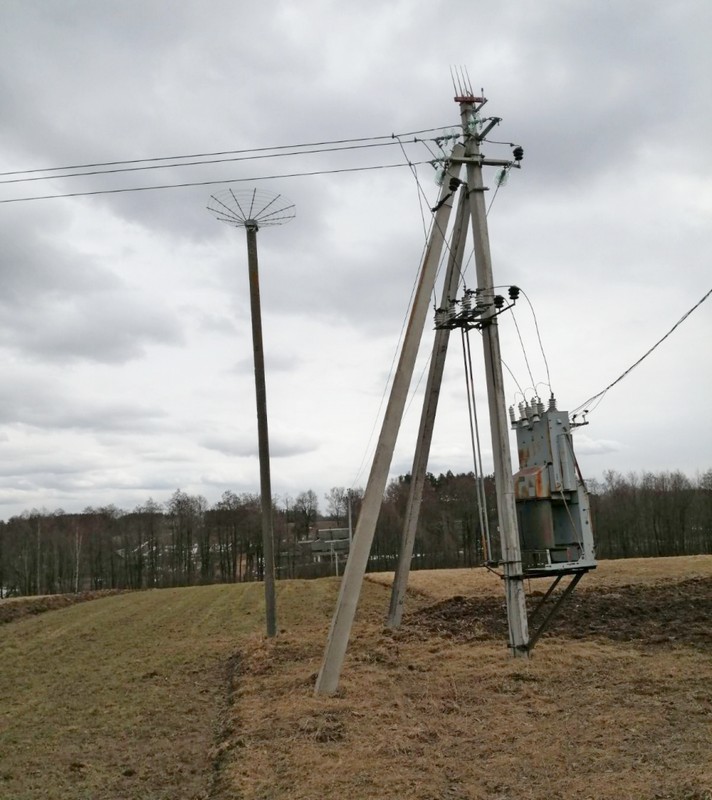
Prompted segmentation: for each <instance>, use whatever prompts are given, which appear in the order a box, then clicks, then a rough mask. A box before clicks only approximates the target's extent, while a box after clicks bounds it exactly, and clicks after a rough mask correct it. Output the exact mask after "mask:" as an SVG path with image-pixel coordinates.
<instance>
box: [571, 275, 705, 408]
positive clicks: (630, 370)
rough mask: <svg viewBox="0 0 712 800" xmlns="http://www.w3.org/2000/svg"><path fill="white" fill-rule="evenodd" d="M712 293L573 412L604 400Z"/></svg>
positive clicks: (699, 301)
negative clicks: (606, 395) (596, 401)
mask: <svg viewBox="0 0 712 800" xmlns="http://www.w3.org/2000/svg"><path fill="white" fill-rule="evenodd" d="M711 294H712V289H710V290H709V291H708V292H707V293H706V294H705V295H703V297H702V298H701V299H700V300H698V301H697V302H696V303H695V305H694V306H692V308H691V309H690V310H689V311H687V312H685V313H684V314H683V315H682V316H681V317H680V319H679V320H678V321H677V322H676V323H675V324H674V325H673V326H672V328H670V330H669V331H668V332H667V333H666V334H665V335H664V336H663V337H662V338H660V339H658V341H657V342H655V344H654V345H653V346H652V347H651V348H650V349H649V350H647V351H646V352H645V353H643V355H642V356H641V357H640V358H639V359H638V360H637V361H636V362H635V363H634V364H631V365H630V366H629V367H628V369H627V370H625V372H623V373H621V374H620V375H619V376H618V377H617V378H616V379H615V380H614V381H613V383H609V384H608V386H606V388H605V389H602V390H601V391H600V392H598V394H594V395H592V396H591V397H589V398H588V400H586V401H585V402H583V403H581V405H580V406H577V407H576V408H575V409H574V410H573V412H572V413H578V412H579V411H581V410H582V409H583V408H584V407H585V406H588V405H590V404H591V403H592V402H594V401H595V400H599V398H600V400H603V396H604V395H605V394H606V392H607V391H608V390H609V389H612V388H613V387H614V386H615V385H616V384H617V383H620V382H621V381H622V380H623V378H625V377H626V375H629V374H630V373H631V372H632V371H633V370H634V369H635V368H636V367H637V366H638V365H639V364H640V363H641V362H643V361H644V360H645V359H646V358H647V357H648V356H649V355H650V354H651V353H652V352H653V350H655V349H656V348H657V347H659V346H660V345H661V344H662V343H663V342H664V341H665V340H666V339H667V338H668V336H670V334H671V333H672V332H673V331H674V330H675V329H676V328H678V327H679V326H680V325H681V324H682V323H683V322H684V321H685V320H686V319H687V318H688V317H689V316H690V314H692V312H693V311H694V310H695V309H696V308H699V306H701V305H702V303H704V302H705V300H706V299H707V298H708V297H709V296H710V295H711ZM600 400H599V403H600ZM597 405H598V404H597Z"/></svg>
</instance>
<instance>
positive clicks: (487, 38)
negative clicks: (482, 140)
mask: <svg viewBox="0 0 712 800" xmlns="http://www.w3.org/2000/svg"><path fill="white" fill-rule="evenodd" d="M710 32H712V5H711V4H710V3H709V2H708V0H687V1H686V0H676V2H672V3H671V2H662V0H640V1H636V0H620V1H618V2H605V1H604V0H588V2H585V1H584V0H581V1H580V2H579V1H577V0H569V2H565V1H564V0H558V2H557V1H555V0H539V2H537V3H531V2H525V1H524V0H519V2H508V1H507V0H496V2H472V0H467V1H466V2H465V1H462V2H461V1H460V0H449V2H444V0H442V1H441V0H429V2H421V0H408V1H407V2H404V1H401V2H388V0H379V2H372V0H365V1H364V2H361V3H359V4H350V5H347V4H345V3H337V2H335V1H334V2H327V1H326V0H322V1H321V2H320V1H319V0H300V1H299V2H296V0H295V1H294V2H280V0H275V2H272V3H267V4H258V3H247V2H240V0H238V1H237V2H235V0H232V1H231V2H225V0H213V2H211V3H209V4H206V3H203V2H196V1H194V0H181V2H175V3H174V2H171V3H169V2H157V1H156V0H141V2H135V1H134V0H123V1H122V2H120V3H117V2H108V0H53V1H52V2H49V1H47V0H45V1H44V2H42V1H41V0H4V2H3V3H2V5H1V7H0V48H1V50H2V53H3V58H2V66H1V67H0V108H2V115H1V117H0V163H1V166H0V171H1V172H4V173H8V172H18V171H20V170H35V169H37V170H39V169H46V168H52V167H63V166H69V165H82V164H89V163H98V162H108V161H120V160H129V159H145V158H156V157H166V156H178V155H188V154H201V153H213V152H223V151H234V150H242V149H251V148H263V147H275V146H281V145H293V144H301V143H312V142H325V141H332V140H345V139H355V138H360V137H376V136H390V134H392V133H395V134H410V136H407V135H406V136H404V137H403V143H404V148H405V154H406V155H407V157H408V158H409V159H410V160H411V161H414V162H415V161H423V162H426V161H428V160H429V159H431V158H432V157H433V156H432V155H431V152H430V151H429V150H428V149H427V147H428V146H429V147H430V148H431V150H432V151H433V152H435V153H437V147H436V145H435V144H434V143H432V142H427V143H426V144H422V143H413V141H412V140H413V138H414V137H413V134H412V132H413V131H420V130H424V129H431V128H438V129H446V128H448V127H451V128H453V127H455V126H456V125H457V123H458V121H459V117H458V107H457V105H456V104H455V103H454V102H453V94H454V92H453V87H452V83H451V76H450V67H451V66H452V65H457V66H464V67H466V68H467V71H468V73H469V75H470V77H471V80H472V84H473V86H474V87H476V88H477V90H479V88H480V87H483V88H484V92H485V95H486V96H487V97H488V99H489V103H488V105H487V106H486V109H485V111H486V113H487V114H488V115H495V116H498V117H502V118H503V122H502V123H501V125H500V126H499V127H498V128H496V129H495V131H494V132H493V133H492V134H491V136H492V138H494V139H498V140H502V141H505V142H516V143H519V144H521V145H522V146H523V147H524V149H525V159H524V162H523V168H522V170H521V171H516V172H513V173H512V174H511V175H510V177H509V180H508V183H507V185H506V186H504V187H503V188H501V189H500V190H499V192H498V193H497V197H496V200H495V202H494V203H493V205H492V209H491V212H490V216H489V223H490V238H491V244H492V255H493V267H494V274H495V281H496V283H498V284H517V285H519V286H521V287H522V288H523V289H524V290H525V291H526V292H527V294H528V296H529V298H530V299H531V301H532V303H533V305H534V309H535V311H536V314H537V318H538V322H539V327H540V331H541V337H542V341H543V345H544V349H545V352H546V355H547V358H548V362H549V367H550V372H551V382H552V387H553V390H554V392H555V393H556V396H557V398H558V400H559V407H561V408H569V409H570V408H574V407H575V406H577V405H579V404H580V403H582V402H584V401H585V400H586V399H587V398H588V397H589V396H591V395H593V394H594V393H595V392H598V391H599V390H601V389H603V388H604V387H605V386H606V385H607V384H608V383H610V382H611V381H612V380H613V379H615V378H616V377H617V376H618V375H619V374H620V373H621V372H623V370H624V369H626V368H627V367H628V366H629V365H630V364H631V363H632V362H634V361H635V360H636V359H637V358H638V357H639V356H641V355H642V354H643V353H644V352H645V351H646V350H647V349H648V348H649V347H650V346H651V345H652V344H654V343H655V341H656V340H657V339H658V338H660V337H661V336H662V335H663V334H664V333H665V332H666V331H667V330H668V329H669V328H670V327H671V326H672V325H673V324H674V323H675V322H676V321H677V320H678V319H679V318H680V317H681V316H682V314H683V313H685V312H686V311H687V310H688V309H689V308H690V307H692V306H693V305H694V304H695V303H696V302H697V301H698V300H699V299H700V298H701V297H702V296H703V295H704V294H705V292H707V291H708V290H709V289H710V288H712V277H711V271H710V263H709V261H710V253H711V252H712V224H711V221H710V215H711V214H712V183H711V180H710V179H711V178H712V149H710V146H709V142H710V141H711V140H712V81H710V75H712V51H711V50H710V47H709V36H710ZM437 134H438V131H435V132H433V133H431V134H422V135H421V138H426V139H427V138H429V137H430V138H432V137H435V136H436V135H437ZM382 141H389V142H390V143H389V145H388V146H384V147H378V148H375V147H374V148H368V149H362V150H352V151H339V152H332V153H330V154H318V153H315V154H310V155H302V156H288V157H287V156H282V157H279V158H269V159H261V160H250V161H233V162H223V163H219V164H212V165H206V164H203V165H198V166H185V167H183V168H170V169H160V170H149V171H141V172H128V173H118V174H112V175H94V176H84V177H75V178H69V177H63V178H59V179H54V180H37V181H29V182H28V181H25V182H22V183H4V184H2V185H0V200H9V199H15V198H25V197H35V196H40V195H57V194H66V193H76V192H89V191H96V190H104V189H110V188H129V187H138V186H155V185H158V184H169V183H190V182H199V181H229V180H233V179H234V180H236V181H238V180H239V181H241V183H239V184H238V183H236V184H235V186H236V187H239V188H240V190H244V189H246V188H249V187H252V186H256V187H258V188H259V189H260V190H261V191H269V192H278V193H282V194H284V195H285V196H286V197H288V198H289V200H290V201H291V202H293V203H294V204H295V206H296V218H295V219H294V220H293V221H292V222H291V223H289V224H288V225H285V226H283V227H280V228H265V229H263V230H261V231H260V233H259V235H258V241H259V255H260V275H261V282H262V307H263V324H264V339H265V351H266V361H267V371H268V375H267V395H268V407H269V418H270V436H271V449H272V456H273V459H272V483H273V490H274V493H275V495H277V496H278V499H279V501H280V502H284V500H285V498H287V497H288V496H291V497H294V496H295V495H296V494H298V493H299V492H301V491H303V490H306V489H313V490H314V491H315V492H316V493H317V495H318V496H319V498H320V499H321V500H322V506H324V505H325V503H324V501H323V495H324V493H325V492H326V491H327V490H328V489H329V488H330V487H332V486H351V485H354V486H364V485H365V483H366V479H367V476H368V470H369V468H370V459H371V455H372V450H373V446H374V444H375V440H376V437H377V434H378V429H379V422H378V414H379V407H380V404H381V399H382V397H383V394H384V388H385V385H386V380H387V377H388V374H389V371H390V366H391V362H392V360H393V357H394V352H395V350H396V347H397V344H398V337H399V333H400V330H401V327H402V324H403V319H404V315H405V314H406V311H407V306H408V301H409V297H410V291H411V287H412V285H413V281H414V278H415V275H416V273H417V270H418V266H419V261H420V257H421V252H422V249H423V245H424V241H425V234H424V217H425V223H426V224H427V223H428V222H429V216H430V214H429V211H428V206H431V205H433V204H434V203H435V199H436V197H437V193H438V186H437V185H436V182H435V171H434V170H433V168H432V167H431V166H430V165H429V164H427V163H426V164H423V165H421V166H418V168H417V175H418V179H419V182H420V186H421V189H422V193H421V191H420V190H419V188H418V184H417V183H416V180H415V178H414V176H413V174H412V172H411V171H410V170H409V169H408V168H396V169H387V170H386V169H384V170H375V171H363V172H352V173H341V174H326V175H321V176H312V177H292V178H282V179H269V180H267V179H264V176H269V175H280V174H286V173H294V172H305V171H321V170H336V169H344V168H348V167H355V166H358V167H363V166H374V165H387V164H398V163H402V162H403V161H404V159H405V157H406V155H404V152H403V150H402V149H401V147H400V145H399V144H398V141H397V140H395V139H391V140H382ZM281 152H285V151H281ZM485 152H486V154H487V155H490V156H492V157H496V158H507V157H509V155H510V153H511V151H510V148H509V147H507V146H506V145H488V146H487V147H486V148H485ZM60 174H61V173H60ZM46 175H47V173H44V172H41V173H23V174H22V175H5V176H3V177H2V178H0V180H2V181H8V180H11V179H16V178H28V177H44V176H46ZM251 178H255V179H256V180H254V181H249V180H247V181H246V180H245V179H251ZM260 178H261V179H260ZM494 178H495V175H494V172H488V174H487V175H486V182H487V184H488V185H490V186H491V187H493V188H494ZM257 179H259V180H257ZM222 188H224V186H219V185H216V186H215V187H211V186H194V187H185V188H174V189H164V190H156V191H142V192H131V193H121V194H104V195H94V196H85V197H74V198H63V199H52V200H34V201H28V202H13V203H2V204H0V229H1V236H2V239H1V241H2V248H1V250H0V279H1V281H2V284H1V292H0V358H1V359H2V361H1V363H2V380H1V381H0V519H7V518H8V517H10V516H12V515H14V514H18V513H21V512H22V511H23V510H26V509H27V510H29V509H31V508H43V507H45V508H47V509H51V510H54V509H57V508H63V509H65V510H66V511H77V510H81V509H83V508H85V507H86V506H89V505H91V506H100V505H106V504H110V503H113V504H115V505H117V506H119V507H120V508H124V509H131V508H133V507H134V506H136V505H137V504H139V503H144V502H145V501H146V500H147V499H148V498H149V497H152V498H153V499H154V500H156V501H158V502H163V501H165V500H167V499H168V498H169V497H170V495H171V494H172V493H173V492H174V491H175V490H176V489H179V488H180V489H182V490H184V491H187V492H190V493H198V494H202V495H204V496H205V497H206V498H207V499H208V501H209V502H214V501H216V500H217V499H219V497H220V495H221V494H222V493H223V492H224V491H225V490H227V489H231V490H234V491H237V492H243V491H249V492H256V491H258V489H259V483H258V475H259V473H258V463H257V457H256V453H257V441H256V440H257V434H256V415H255V401H254V381H253V368H252V349H251V331H250V315H249V301H248V284H247V263H246V260H247V259H246V250H245V237H244V233H243V231H241V230H238V229H234V228H230V227H228V226H226V225H223V224H221V223H219V222H218V221H216V220H215V218H214V217H212V216H211V215H210V214H209V213H208V211H207V210H206V205H207V203H208V201H209V196H210V193H211V192H212V191H217V190H220V189H222ZM423 195H424V197H423ZM492 195H493V191H490V193H489V196H488V199H491V197H492ZM465 280H466V282H467V283H468V285H470V286H474V285H475V278H474V274H473V265H472V262H471V261H470V263H469V266H468V269H467V272H466V275H465ZM515 314H516V316H515V318H516V321H517V323H518V325H519V328H520V331H521V333H522V337H523V340H524V343H525V347H526V352H527V355H528V358H529V364H530V366H531V370H532V373H533V376H534V379H535V382H537V383H539V382H543V381H546V371H545V368H544V362H543V359H542V356H541V351H540V348H539V346H538V342H537V339H536V333H535V329H534V324H533V318H532V315H531V313H530V311H529V309H528V306H527V305H526V303H524V302H520V303H519V304H518V305H517V307H516V309H515ZM473 336H474V338H473V340H472V341H473V346H474V348H475V352H476V354H477V361H476V379H477V381H478V403H479V408H480V421H481V423H482V425H483V431H484V433H483V441H484V444H485V464H486V468H491V458H490V454H491V446H490V443H489V436H488V435H487V427H488V423H487V417H486V402H485V394H484V379H483V373H482V368H481V357H480V352H479V350H480V344H479V338H478V337H477V335H476V334H473ZM501 336H502V348H503V357H504V360H505V361H506V362H507V364H508V366H509V367H510V368H511V369H512V371H513V373H514V375H515V376H516V378H517V380H518V382H519V384H520V385H521V386H522V388H525V389H526V388H527V387H529V386H531V383H532V381H531V379H530V378H529V375H528V372H527V368H526V364H525V361H524V358H523V354H522V347H521V345H520V344H519V340H518V338H517V336H516V330H515V328H514V325H513V321H512V319H511V316H509V317H503V318H502V320H501ZM711 342H712V300H710V301H709V302H707V303H705V304H703V305H702V306H700V308H699V309H698V310H697V311H696V312H695V313H694V314H693V315H691V316H690V318H689V319H688V320H687V321H686V322H685V323H684V324H683V325H681V327H680V328H679V329H678V330H677V331H676V332H675V333H674V334H673V335H672V336H671V337H670V338H669V339H668V340H667V341H666V342H664V343H663V344H662V345H661V346H660V348H659V349H658V350H656V351H655V353H654V354H653V355H651V356H650V358H648V359H647V360H646V361H645V362H644V363H643V364H642V365H641V366H640V367H638V369H637V370H635V371H634V372H633V373H631V375H630V376H629V377H628V378H626V379H625V380H624V381H623V382H621V384H620V385H619V386H617V387H615V388H614V389H612V390H611V391H610V392H609V393H608V395H607V396H606V398H605V399H604V400H603V402H602V403H601V404H600V405H599V406H598V408H596V410H595V411H593V412H592V413H591V414H590V417H589V421H590V425H589V426H588V427H586V428H582V429H579V430H578V431H577V433H576V447H577V453H578V455H579V460H580V462H581V466H582V469H583V471H584V474H585V475H587V476H590V477H592V478H600V477H601V475H602V474H603V472H604V470H606V469H614V470H618V471H621V472H628V471H629V470H636V471H642V470H653V471H659V470H664V469H680V470H683V471H684V472H686V473H687V474H688V475H689V476H690V477H691V478H694V477H695V475H696V474H697V473H698V472H702V471H705V470H707V469H710V468H712V425H711V424H710V421H709V420H710V403H711V400H710V398H712V377H711V374H710V343H711ZM431 343H432V330H431V325H430V323H429V324H428V326H427V328H426V332H425V336H424V339H423V346H422V353H421V357H420V358H419V366H418V368H417V370H416V377H415V379H414V386H413V389H414V390H415V383H416V382H417V380H418V378H419V377H420V375H421V374H422V371H423V369H424V367H425V364H426V360H427V356H428V353H429V350H430V346H431ZM421 388H422V384H421ZM539 389H540V393H546V392H548V389H547V388H546V387H543V386H540V387H539ZM515 391H516V385H515V383H514V382H513V380H511V379H510V378H509V376H507V392H508V396H507V400H508V402H514V401H515V400H516V399H518V398H517V397H516V396H515ZM527 394H528V396H531V394H532V392H531V391H529V392H528V393H527ZM419 411H420V399H419V397H418V395H417V394H416V396H415V398H414V399H413V401H412V402H411V403H410V405H409V408H408V413H407V416H406V418H405V420H404V423H403V426H402V429H401V434H400V437H399V444H398V448H397V451H396V455H395V458H394V463H393V470H392V473H393V474H394V475H396V474H399V473H403V472H406V471H408V470H409V469H410V463H411V460H412V452H413V447H414V436H415V431H416V429H417V424H418V418H419ZM372 434H373V435H372ZM369 441H370V449H369ZM447 469H452V470H453V471H469V470H471V469H472V458H471V451H470V446H469V429H468V424H467V410H466V398H465V392H464V377H463V368H462V355H461V352H460V350H459V342H458V340H457V339H456V338H453V340H452V346H451V353H450V356H449V359H448V367H447V372H446V377H445V382H444V386H443V393H442V401H441V407H440V412H439V419H438V423H437V426H436V432H435V439H434V443H433V448H432V454H431V460H430V470H431V471H433V472H436V473H437V472H440V471H445V470H447Z"/></svg>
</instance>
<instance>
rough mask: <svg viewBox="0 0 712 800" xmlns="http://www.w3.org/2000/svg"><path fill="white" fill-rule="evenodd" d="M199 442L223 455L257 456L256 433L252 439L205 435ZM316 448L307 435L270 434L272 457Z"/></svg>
mask: <svg viewBox="0 0 712 800" xmlns="http://www.w3.org/2000/svg"><path fill="white" fill-rule="evenodd" d="M200 444H201V445H202V447H205V448H207V449H209V450H215V451H217V452H219V453H222V454H223V455H228V456H238V457H241V458H252V457H255V458H256V457H257V437H256V435H255V438H254V440H250V439H248V438H245V437H243V436H239V435H238V436H235V437H234V438H232V437H229V436H227V435H213V436H205V437H203V439H202V440H201V442H200ZM318 448H319V445H318V443H317V442H316V441H314V440H313V439H311V438H310V437H307V436H304V437H303V438H297V437H295V436H293V435H290V436H281V435H279V434H271V435H270V456H271V457H272V458H290V457H292V456H300V455H304V454H306V453H313V452H314V451H315V450H317V449H318Z"/></svg>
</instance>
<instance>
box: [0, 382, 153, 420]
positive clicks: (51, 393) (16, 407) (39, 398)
mask: <svg viewBox="0 0 712 800" xmlns="http://www.w3.org/2000/svg"><path fill="white" fill-rule="evenodd" d="M164 418H165V413H164V412H163V411H161V410H159V409H156V408H151V407H147V406H141V405H140V404H131V403H116V402H97V401H92V400H89V399H87V398H85V397H82V396H81V395H79V396H76V397H73V396H72V394H71V393H70V392H69V391H67V389H66V388H65V387H64V386H63V385H61V384H59V383H58V382H53V381H51V380H49V379H47V380H41V379H25V380H15V381H13V382H10V383H5V384H4V385H2V386H0V424H5V425H28V426H31V427H35V428H42V429H46V430H62V429H64V430H66V429H72V430H80V431H81V430H85V431H103V430H109V431H137V430H138V431H140V430H146V429H153V428H155V426H156V424H160V422H161V421H162V420H163V419H164Z"/></svg>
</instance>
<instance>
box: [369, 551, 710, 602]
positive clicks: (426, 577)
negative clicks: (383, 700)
mask: <svg viewBox="0 0 712 800" xmlns="http://www.w3.org/2000/svg"><path fill="white" fill-rule="evenodd" d="M710 576H712V555H704V556H683V557H677V558H626V559H616V560H613V561H599V563H598V567H597V568H596V569H595V570H593V571H592V572H589V573H588V574H587V575H586V576H585V577H584V578H583V580H582V581H581V583H580V584H579V586H578V588H577V591H581V590H583V591H585V590H587V589H600V588H606V589H609V588H612V587H615V586H630V585H633V584H638V583H644V584H651V583H668V582H670V581H682V580H687V579H688V578H705V577H710ZM366 577H367V579H368V580H369V581H372V582H374V583H381V584H383V585H384V586H390V585H391V584H392V583H393V573H392V572H374V573H370V574H369V575H367V576H366ZM530 585H531V588H532V589H534V590H541V589H542V588H543V589H545V588H546V586H548V581H547V580H546V579H545V578H542V579H539V580H537V581H531V582H530ZM408 590H409V591H410V592H411V593H412V594H413V595H423V596H425V597H428V598H431V599H433V600H444V599H446V598H447V597H452V596H453V595H456V594H459V595H465V596H467V595H472V594H480V593H485V594H491V593H493V592H501V591H502V582H501V579H500V578H499V577H498V576H497V575H495V574H494V573H493V572H489V571H488V570H486V569H484V568H483V567H478V568H475V569H449V570H435V569H425V570H418V571H417V572H411V573H410V578H409V580H408Z"/></svg>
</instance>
